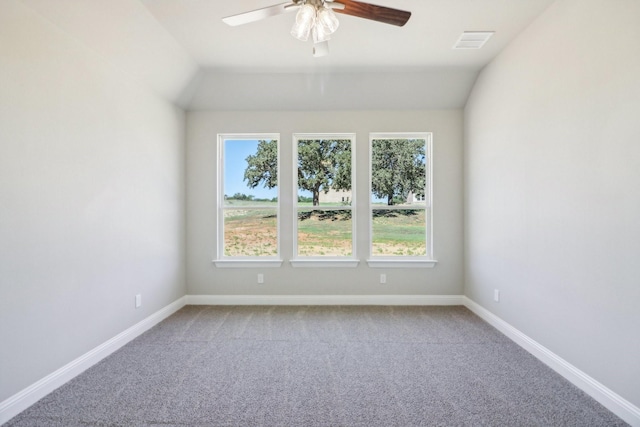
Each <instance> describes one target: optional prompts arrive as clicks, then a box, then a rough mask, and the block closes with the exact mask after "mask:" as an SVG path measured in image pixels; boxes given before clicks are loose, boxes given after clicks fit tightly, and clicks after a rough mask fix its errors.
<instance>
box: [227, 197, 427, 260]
mask: <svg viewBox="0 0 640 427" xmlns="http://www.w3.org/2000/svg"><path fill="white" fill-rule="evenodd" d="M233 202H239V203H233V204H226V205H227V206H233V207H234V208H235V207H237V209H226V210H225V214H224V215H225V218H224V221H225V227H224V228H225V233H224V239H225V256H276V255H277V253H278V249H277V217H276V210H275V209H268V207H271V206H273V207H274V208H275V206H276V204H275V203H272V202H264V203H265V206H264V207H265V208H266V209H248V208H247V207H248V206H250V205H251V206H256V203H255V202H253V203H248V202H244V201H236V200H233ZM243 207H244V209H243ZM352 224H353V223H352V218H351V211H349V210H335V211H322V210H308V211H301V212H299V213H298V254H297V255H300V256H350V255H352V254H353V247H352V243H351V241H352ZM372 229H373V244H372V251H373V253H372V255H374V256H418V255H426V233H425V212H424V210H409V209H403V210H394V211H388V210H377V209H376V210H374V211H373V224H372Z"/></svg>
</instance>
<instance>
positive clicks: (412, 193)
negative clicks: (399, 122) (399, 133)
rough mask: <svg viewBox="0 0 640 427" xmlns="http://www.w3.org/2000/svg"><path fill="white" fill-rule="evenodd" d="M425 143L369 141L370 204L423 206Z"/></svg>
mask: <svg viewBox="0 0 640 427" xmlns="http://www.w3.org/2000/svg"><path fill="white" fill-rule="evenodd" d="M425 153H426V140H425V139H406V138H405V139H393V138H389V139H373V140H372V141H371V202H372V203H373V204H374V205H375V204H385V205H388V206H391V205H403V206H404V205H407V206H408V205H425V188H426V179H427V173H426V172H427V166H426V165H427V158H426V154H425Z"/></svg>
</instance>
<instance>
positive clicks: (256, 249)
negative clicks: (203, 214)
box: [224, 209, 278, 256]
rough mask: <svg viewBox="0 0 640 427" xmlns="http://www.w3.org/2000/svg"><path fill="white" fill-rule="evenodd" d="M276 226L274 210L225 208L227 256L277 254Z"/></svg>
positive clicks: (225, 251)
mask: <svg viewBox="0 0 640 427" xmlns="http://www.w3.org/2000/svg"><path fill="white" fill-rule="evenodd" d="M277 224H278V215H277V210H275V209H264V210H262V209H259V210H249V209H225V210H224V255H225V256H276V255H278V238H277V235H278V233H277V232H278V225H277Z"/></svg>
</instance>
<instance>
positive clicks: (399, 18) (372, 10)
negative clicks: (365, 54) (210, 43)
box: [333, 0, 411, 27]
mask: <svg viewBox="0 0 640 427" xmlns="http://www.w3.org/2000/svg"><path fill="white" fill-rule="evenodd" d="M335 2H336V3H342V4H344V6H345V7H344V9H338V8H336V9H333V11H334V12H336V13H342V14H344V15H351V16H357V17H358V18H365V19H371V20H373V21H378V22H384V23H385V24H391V25H396V26H398V27H402V26H403V25H404V24H406V23H407V21H408V20H409V18H410V17H411V12H405V11H404V10H400V9H392V8H390V7H384V6H377V5H375V4H370V3H363V2H359V1H354V0H335Z"/></svg>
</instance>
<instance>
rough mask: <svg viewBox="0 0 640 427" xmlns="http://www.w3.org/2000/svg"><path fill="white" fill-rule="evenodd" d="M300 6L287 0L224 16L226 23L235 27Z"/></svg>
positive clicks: (223, 19)
mask: <svg viewBox="0 0 640 427" xmlns="http://www.w3.org/2000/svg"><path fill="white" fill-rule="evenodd" d="M295 6H298V5H297V4H296V3H295V2H294V3H291V2H287V3H280V4H275V5H273V6H268V7H263V8H262V9H256V10H252V11H251V12H244V13H239V14H237V15H232V16H227V17H226V18H222V21H223V22H224V23H225V24H228V25H231V26H232V27H235V26H236V25H242V24H248V23H249V22H255V21H260V20H261V19H265V18H269V17H271V16H276V15H281V14H283V13H286V12H290V11H293V10H296V9H297V7H295Z"/></svg>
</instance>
